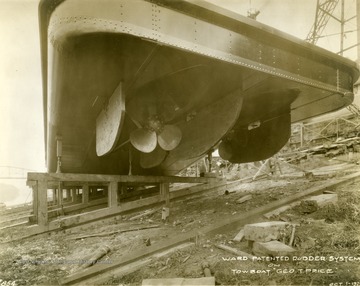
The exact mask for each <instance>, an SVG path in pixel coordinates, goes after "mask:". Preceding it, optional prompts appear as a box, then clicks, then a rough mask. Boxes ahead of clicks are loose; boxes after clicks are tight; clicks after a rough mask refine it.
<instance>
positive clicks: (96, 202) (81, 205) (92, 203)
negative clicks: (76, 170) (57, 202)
mask: <svg viewBox="0 0 360 286" xmlns="http://www.w3.org/2000/svg"><path fill="white" fill-rule="evenodd" d="M107 201H108V199H107V198H101V199H97V200H93V201H90V202H87V203H78V204H72V205H70V206H66V207H63V208H59V207H58V206H57V207H56V208H55V209H54V208H52V209H51V210H48V215H49V217H55V216H57V213H58V212H59V211H60V210H61V211H64V213H65V214H67V213H70V212H73V211H78V210H82V209H86V208H89V207H93V206H98V205H104V204H106V203H107Z"/></svg>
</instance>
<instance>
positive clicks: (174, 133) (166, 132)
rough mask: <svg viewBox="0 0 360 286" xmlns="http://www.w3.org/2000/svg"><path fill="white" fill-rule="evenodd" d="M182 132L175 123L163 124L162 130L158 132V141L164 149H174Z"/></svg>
mask: <svg viewBox="0 0 360 286" xmlns="http://www.w3.org/2000/svg"><path fill="white" fill-rule="evenodd" d="M181 138H182V132H181V130H180V128H179V127H177V126H175V125H165V126H164V129H163V131H162V132H161V133H160V134H158V142H159V145H160V147H161V148H163V149H164V150H165V151H171V150H174V149H175V148H176V147H177V146H178V145H179V143H180V141H181Z"/></svg>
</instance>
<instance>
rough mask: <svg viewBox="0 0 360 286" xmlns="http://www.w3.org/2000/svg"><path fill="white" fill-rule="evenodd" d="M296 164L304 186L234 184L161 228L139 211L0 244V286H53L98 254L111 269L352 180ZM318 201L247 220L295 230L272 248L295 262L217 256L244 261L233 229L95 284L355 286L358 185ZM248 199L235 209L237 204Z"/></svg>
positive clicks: (347, 167) (287, 179)
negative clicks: (180, 281) (182, 281)
mask: <svg viewBox="0 0 360 286" xmlns="http://www.w3.org/2000/svg"><path fill="white" fill-rule="evenodd" d="M314 162H315V163H316V164H315V165H314ZM302 164H303V165H302V167H304V168H306V169H307V170H310V169H311V170H313V174H314V176H312V177H310V178H309V177H308V178H306V177H305V176H301V174H300V175H298V173H295V172H294V171H295V170H289V172H288V174H289V175H288V176H282V177H279V176H278V177H273V178H267V177H266V178H262V179H260V180H256V181H253V182H247V183H239V186H238V188H237V189H236V190H235V192H230V193H228V194H225V193H224V192H218V191H216V190H214V191H210V192H204V193H202V194H197V195H195V196H192V197H188V198H185V199H183V200H177V201H174V202H171V205H170V217H169V219H168V220H167V221H166V222H164V221H162V219H161V209H160V208H158V209H157V208H152V210H153V212H151V213H149V214H148V215H146V213H145V211H144V210H142V211H138V212H133V213H129V214H126V215H123V216H122V217H120V218H116V219H115V218H114V219H108V220H106V221H97V222H93V223H91V224H87V225H82V226H78V227H75V228H71V229H66V230H63V231H58V232H52V233H47V234H42V235H37V236H34V237H30V238H26V239H23V240H20V241H14V242H10V243H2V244H0V261H1V264H0V279H1V282H0V285H59V284H61V283H62V281H63V279H64V278H65V277H67V276H69V275H71V274H74V273H77V272H78V271H82V270H83V269H84V268H86V267H88V268H91V267H94V266H91V265H86V263H87V262H88V261H90V260H91V259H92V257H93V255H94V253H97V252H99V250H100V251H101V250H102V249H106V251H105V252H107V253H106V254H105V255H104V256H103V257H102V258H101V259H100V260H99V261H98V262H97V263H103V264H111V263H112V261H114V260H121V257H124V256H126V255H129V254H131V253H132V252H133V251H135V250H136V251H138V250H141V249H144V251H145V250H146V249H147V248H148V247H149V246H150V245H155V244H161V243H162V242H165V241H168V240H169V239H172V238H175V237H177V236H178V235H180V234H184V233H187V232H190V231H193V230H196V229H200V228H202V227H204V226H211V225H212V224H213V223H214V222H215V221H219V220H221V219H224V218H226V217H229V216H234V215H239V214H244V215H245V214H246V213H247V212H249V211H251V210H253V209H256V208H258V207H260V206H263V205H266V204H268V203H270V202H273V201H276V200H279V199H282V198H284V197H290V196H292V195H295V194H298V193H300V192H302V191H306V190H307V189H309V188H311V187H314V186H321V185H322V184H324V183H325V182H329V181H330V180H335V179H339V178H342V177H344V176H345V175H347V174H351V173H355V172H359V171H360V168H359V166H358V165H357V164H354V163H344V162H339V161H337V162H336V161H334V160H331V161H328V159H325V158H322V159H321V158H310V159H308V160H306V161H304V162H302ZM283 171H284V170H283ZM237 172H238V169H236V170H231V172H230V173H228V174H227V176H228V177H229V178H230V179H231V178H232V179H234V178H235V177H237ZM240 172H241V170H240ZM324 191H327V192H328V193H335V194H337V195H338V199H337V201H336V202H334V203H331V204H327V205H325V206H323V207H319V208H311V206H309V205H306V204H301V205H298V206H295V207H293V208H291V209H288V210H287V211H285V212H283V213H280V214H277V215H275V216H273V217H271V218H265V217H258V218H257V221H259V222H264V221H285V222H288V223H289V225H295V226H296V228H294V231H293V234H292V238H291V234H290V233H289V232H287V233H284V234H283V235H282V236H281V237H280V238H279V240H280V241H281V242H283V243H285V244H289V241H290V240H292V242H291V245H292V247H293V248H294V249H295V250H296V252H295V253H294V254H293V255H292V256H291V257H290V258H289V257H288V256H282V255H280V256H274V257H273V258H272V259H271V260H270V259H269V258H266V257H265V256H263V257H261V256H257V258H256V259H251V258H247V257H245V256H243V255H235V254H232V253H230V252H228V251H226V250H223V249H219V248H218V247H217V246H218V245H220V244H222V245H226V246H228V247H231V248H233V249H237V250H241V251H243V252H245V253H248V254H251V252H252V249H251V247H250V246H251V244H250V243H249V242H248V241H247V240H246V239H243V240H242V241H240V242H239V241H234V240H233V239H234V237H235V236H236V235H237V234H238V232H239V231H240V229H223V230H222V231H221V232H220V233H207V234H200V235H199V236H198V237H197V238H196V240H194V241H191V242H192V244H191V245H189V246H188V247H186V248H183V249H177V250H175V251H172V252H171V253H169V254H168V255H165V256H162V257H160V258H158V259H153V260H151V261H150V262H149V263H147V264H144V265H143V266H142V267H140V268H138V269H133V270H129V271H128V272H127V273H123V274H117V275H115V274H109V275H108V277H107V278H106V279H105V281H102V282H101V284H105V285H141V283H142V281H143V279H149V278H176V277H183V278H199V277H204V265H207V266H208V269H209V270H210V273H211V275H212V276H214V277H215V281H216V284H217V285H334V286H335V285H349V286H350V285H360V178H359V180H352V181H348V182H346V183H343V184H340V185H337V186H335V187H331V188H328V189H326V190H324ZM248 195H251V196H249V197H248V199H247V200H245V201H243V202H242V201H241V198H244V196H248ZM139 214H140V215H141V214H143V215H142V216H138V215H139ZM136 216H138V217H136ZM12 232H17V233H18V232H19V230H16V229H11V228H10V229H5V230H2V231H1V234H0V239H1V240H2V241H4V240H6V239H9V238H11V237H12ZM276 257H278V258H276ZM340 283H342V284H340ZM80 284H81V283H80Z"/></svg>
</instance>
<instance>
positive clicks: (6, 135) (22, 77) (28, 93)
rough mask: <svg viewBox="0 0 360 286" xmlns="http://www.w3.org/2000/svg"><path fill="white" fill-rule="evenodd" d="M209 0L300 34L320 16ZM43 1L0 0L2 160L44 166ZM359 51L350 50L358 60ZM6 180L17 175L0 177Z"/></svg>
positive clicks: (308, 8)
mask: <svg viewBox="0 0 360 286" xmlns="http://www.w3.org/2000/svg"><path fill="white" fill-rule="evenodd" d="M209 1H211V2H213V3H216V4H219V5H221V6H223V7H225V8H227V9H229V10H232V11H234V12H237V13H239V14H242V15H246V14H247V11H248V10H249V9H250V8H254V9H258V10H260V12H261V13H260V15H259V16H258V18H257V20H258V21H259V22H262V23H265V24H267V25H270V26H273V27H275V28H277V29H280V30H282V31H284V32H287V33H290V34H293V35H295V36H297V37H299V38H301V39H304V38H305V37H306V36H307V34H308V32H309V31H310V29H311V26H312V24H313V22H314V19H315V10H316V0H299V1H298V0H251V1H249V0H209ZM38 2H39V1H38V0H0V39H1V44H0V166H4V165H5V166H15V167H22V168H27V169H32V170H36V171H45V159H44V158H45V155H44V139H43V138H44V137H43V115H42V88H41V69H40V47H39V33H38V13H37V6H38ZM346 5H347V6H346V9H345V15H346V17H347V18H350V17H352V16H354V13H355V0H347V1H346ZM346 29H347V30H355V29H356V22H355V21H351V22H349V23H348V24H347V25H346ZM337 32H339V28H338V27H336V25H335V21H330V22H329V25H328V27H327V28H326V30H325V32H324V34H333V33H337ZM337 38H338V37H335V36H332V37H327V38H324V39H322V40H321V41H319V44H320V45H321V46H323V47H325V48H328V49H330V50H332V51H334V52H336V51H338V50H339V44H338V40H337ZM346 41H347V42H346V43H347V44H348V45H351V44H353V43H355V42H356V33H349V34H347V38H346ZM355 51H356V50H355V49H353V50H352V51H350V52H349V53H347V54H346V56H347V57H350V58H351V59H353V60H355V59H356V57H357V56H356V53H355ZM0 176H1V167H0ZM1 183H12V184H15V181H10V182H5V181H4V180H1V179H0V184H1ZM21 184H22V185H24V182H22V183H21ZM0 191H1V190H0ZM0 199H1V198H0Z"/></svg>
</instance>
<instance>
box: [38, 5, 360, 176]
mask: <svg viewBox="0 0 360 286" xmlns="http://www.w3.org/2000/svg"><path fill="white" fill-rule="evenodd" d="M50 2H51V1H47V0H45V1H42V2H41V4H40V24H41V38H42V62H43V85H44V125H45V128H46V138H45V141H46V148H47V164H48V170H49V171H50V172H53V171H55V170H56V168H57V155H58V154H57V148H56V146H57V140H58V139H59V138H61V142H62V154H61V169H62V171H63V172H71V173H103V174H128V173H129V172H131V173H132V174H152V175H154V174H158V175H160V174H166V175H174V174H176V173H178V172H179V171H181V170H182V169H183V168H185V167H187V166H188V165H190V164H191V163H193V162H195V161H196V160H198V159H199V158H201V157H202V156H204V155H205V154H207V153H208V152H211V151H212V150H214V149H215V148H218V147H219V150H220V154H221V155H222V156H223V157H224V159H227V160H229V161H231V162H237V163H242V162H251V161H258V160H263V159H266V158H268V157H270V156H272V155H273V154H275V153H276V152H278V151H279V150H280V149H281V147H282V146H283V145H284V144H285V143H286V141H287V140H288V138H289V136H290V124H291V123H292V122H297V121H301V120H305V119H307V118H311V117H314V116H318V115H321V114H324V113H327V112H330V111H334V110H337V109H340V108H343V107H345V106H347V105H348V104H350V103H351V102H352V99H353V94H352V88H353V83H354V82H355V81H356V78H357V69H356V66H355V64H354V63H352V62H350V61H347V60H345V59H343V58H341V57H339V56H336V55H333V54H331V53H329V52H327V51H325V50H322V49H319V48H317V47H314V46H311V45H309V44H307V43H304V42H301V41H299V40H297V39H295V38H292V37H290V36H287V35H284V34H283V33H280V32H276V31H273V30H272V29H270V28H268V27H266V26H263V25H260V24H259V23H257V22H255V21H252V20H250V19H247V18H243V17H240V16H238V15H234V14H232V13H230V12H227V11H223V10H220V9H219V8H216V7H214V6H211V5H209V4H206V3H202V2H196V4H192V3H190V2H188V1H158V2H156V3H154V2H147V1H127V0H107V1H105V2H106V3H104V1H103V0H102V1H100V0H98V1H97V0H93V1H90V0H89V1H86V2H87V5H84V1H77V0H67V1H58V2H57V3H56V5H54V2H51V4H50ZM114 106H115V107H114ZM154 114H155V115H156V116H158V115H159V117H162V118H163V120H162V123H163V124H162V125H165V124H166V125H170V126H176V129H177V130H180V131H179V132H180V134H181V136H179V141H180V142H179V143H178V145H177V146H176V147H175V148H173V149H171V150H162V149H161V148H160V147H159V146H158V145H157V146H156V149H155V150H153V151H151V152H142V151H139V150H137V149H136V148H134V146H133V145H134V144H131V140H130V138H131V134H132V133H133V132H134V131H136V130H137V129H139V128H142V126H145V125H146V124H145V123H146V121H147V120H148V118H150V117H151V115H154ZM164 122H165V123H164ZM163 127H164V126H162V128H159V130H160V129H161V130H162V129H163ZM180 137H181V140H180ZM146 147H147V146H146Z"/></svg>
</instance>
